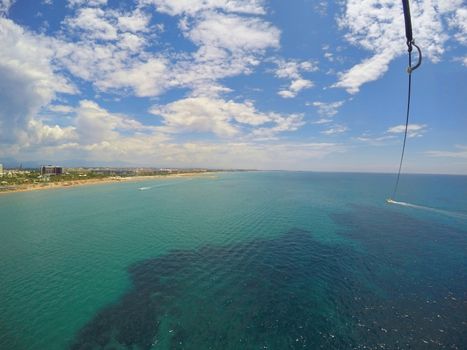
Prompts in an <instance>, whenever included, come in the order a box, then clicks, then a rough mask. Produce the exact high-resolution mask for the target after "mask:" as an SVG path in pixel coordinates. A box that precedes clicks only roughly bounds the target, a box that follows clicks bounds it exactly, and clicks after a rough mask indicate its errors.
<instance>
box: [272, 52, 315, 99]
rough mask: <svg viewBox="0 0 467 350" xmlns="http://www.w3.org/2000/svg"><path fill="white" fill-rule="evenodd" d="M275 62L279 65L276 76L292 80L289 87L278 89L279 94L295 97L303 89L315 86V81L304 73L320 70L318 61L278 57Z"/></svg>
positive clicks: (285, 96) (284, 96)
mask: <svg viewBox="0 0 467 350" xmlns="http://www.w3.org/2000/svg"><path fill="white" fill-rule="evenodd" d="M274 63H275V64H276V65H277V69H276V71H275V75H276V77H278V78H282V79H289V80H290V84H289V86H288V87H287V88H285V89H282V90H280V91H278V95H279V96H281V97H283V98H293V97H295V96H297V94H298V93H299V92H300V91H301V90H303V89H308V88H311V87H313V85H314V84H313V82H312V81H311V80H307V79H304V78H303V77H302V73H303V72H314V71H316V70H318V66H317V64H316V62H312V61H301V62H300V61H296V60H289V61H286V60H283V59H276V60H275V62H274Z"/></svg>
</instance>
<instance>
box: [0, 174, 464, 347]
mask: <svg viewBox="0 0 467 350" xmlns="http://www.w3.org/2000/svg"><path fill="white" fill-rule="evenodd" d="M393 182H394V176H392V175H380V174H336V173H309V172H251V173H223V174H218V175H216V176H215V177H214V178H213V177H205V178H202V177H201V178H193V179H164V180H150V181H145V182H140V183H125V184H110V185H98V186H87V187H79V188H68V189H61V190H47V191H37V192H31V193H17V194H8V195H2V196H0V223H1V226H0V227H1V229H0V242H1V245H0V257H1V265H0V281H1V287H0V348H1V349H302V348H309V349H320V348H321V349H382V348H385V349H466V348H467V177H462V176H435V175H403V177H402V179H401V184H400V191H399V194H398V196H397V198H396V199H397V200H399V201H402V202H406V203H408V204H409V206H407V205H405V206H403V205H389V204H387V203H386V202H385V199H386V198H387V197H388V194H389V193H391V190H392V186H393ZM139 187H148V189H147V190H145V191H139V190H138V188H139ZM412 204H413V205H417V206H418V207H414V206H410V205H412Z"/></svg>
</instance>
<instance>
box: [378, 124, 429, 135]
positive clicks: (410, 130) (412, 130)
mask: <svg viewBox="0 0 467 350" xmlns="http://www.w3.org/2000/svg"><path fill="white" fill-rule="evenodd" d="M425 131H426V125H425V124H409V125H408V126H407V136H408V137H420V136H422V135H423V134H424V133H425ZM386 132H387V133H389V134H401V133H404V132H405V125H403V124H402V125H396V126H393V127H390V128H389V129H388V130H387V131H386Z"/></svg>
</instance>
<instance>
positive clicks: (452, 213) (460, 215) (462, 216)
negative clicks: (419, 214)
mask: <svg viewBox="0 0 467 350" xmlns="http://www.w3.org/2000/svg"><path fill="white" fill-rule="evenodd" d="M386 202H387V203H389V204H397V205H402V206H404V207H410V208H415V209H421V210H426V211H431V212H433V213H438V214H443V215H448V216H451V217H455V218H460V219H467V214H463V213H458V212H455V211H449V210H443V209H436V208H431V207H425V206H423V205H417V204H411V203H407V202H399V201H395V200H392V199H390V198H389V199H387V200H386Z"/></svg>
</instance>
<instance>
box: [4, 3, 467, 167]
mask: <svg viewBox="0 0 467 350" xmlns="http://www.w3.org/2000/svg"><path fill="white" fill-rule="evenodd" d="M411 5H412V21H413V31H414V37H415V39H416V41H417V44H418V45H420V46H421V48H422V51H423V54H424V62H423V64H422V66H421V67H420V69H418V70H417V71H416V72H415V73H414V77H413V78H414V86H413V88H414V90H413V110H412V119H411V123H410V125H409V133H408V137H409V138H408V145H407V150H406V152H407V153H406V163H405V165H404V168H403V171H404V172H415V173H418V172H423V173H453V174H454V173H455V174H467V140H466V138H465V134H466V131H467V118H466V115H465V113H466V110H467V102H466V101H467V99H466V97H467V96H466V93H465V91H467V79H466V66H467V54H466V46H465V45H466V44H467V27H466V26H465V23H467V10H466V9H465V7H463V2H462V1H458V0H444V1H442V0H438V1H418V2H411ZM0 38H1V40H2V43H3V44H2V47H0V76H1V77H2V79H0V163H3V164H4V165H5V164H9V163H11V162H17V163H28V162H30V163H34V162H37V164H38V165H39V164H41V163H49V162H50V163H53V164H59V165H64V166H86V165H90V166H97V165H102V166H128V167H140V166H146V167H174V168H175V167H177V168H224V169H231V168H236V169H239V168H248V169H264V170H272V169H274V170H315V171H364V172H365V171H368V172H395V171H396V170H397V165H398V161H399V156H400V150H401V146H402V137H403V130H404V128H403V123H404V121H405V114H404V113H405V111H404V108H405V103H406V101H405V99H406V94H407V91H406V89H407V74H406V72H405V69H406V66H407V48H406V46H405V37H404V23H403V15H402V5H401V3H400V1H394V2H378V1H356V0H348V1H344V2H339V3H335V4H334V3H332V4H331V3H328V2H324V1H306V0H303V1H296V2H291V3H287V4H286V3H281V2H277V1H261V0H254V1H247V0H235V1H227V0H218V1H214V0H204V1H200V0H199V1H198V0H193V1H178V2H174V1H168V0H134V1H117V0H109V1H106V0H68V1H66V2H65V1H62V2H59V1H53V0H43V1H37V2H33V3H31V2H27V1H25V0H17V1H12V0H0Z"/></svg>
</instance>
